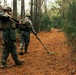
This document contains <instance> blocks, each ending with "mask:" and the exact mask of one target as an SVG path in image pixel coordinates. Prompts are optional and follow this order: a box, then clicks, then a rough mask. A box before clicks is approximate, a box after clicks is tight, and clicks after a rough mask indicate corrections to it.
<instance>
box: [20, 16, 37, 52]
mask: <svg viewBox="0 0 76 75" xmlns="http://www.w3.org/2000/svg"><path fill="white" fill-rule="evenodd" d="M21 23H22V26H21V36H20V39H21V44H20V50H21V52H22V50H24V53H28V52H27V50H28V46H29V42H30V31H32V32H33V34H35V35H36V32H35V30H34V28H33V25H32V22H31V16H30V15H26V18H24V19H22V20H21ZM21 52H20V53H21Z"/></svg>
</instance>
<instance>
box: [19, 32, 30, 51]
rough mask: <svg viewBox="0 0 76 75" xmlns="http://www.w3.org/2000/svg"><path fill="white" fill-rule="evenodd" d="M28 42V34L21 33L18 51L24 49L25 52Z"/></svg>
mask: <svg viewBox="0 0 76 75" xmlns="http://www.w3.org/2000/svg"><path fill="white" fill-rule="evenodd" d="M29 42H30V33H29V32H26V31H23V32H22V33H21V36H20V49H21V50H23V49H24V50H25V52H27V50H28V46H29Z"/></svg>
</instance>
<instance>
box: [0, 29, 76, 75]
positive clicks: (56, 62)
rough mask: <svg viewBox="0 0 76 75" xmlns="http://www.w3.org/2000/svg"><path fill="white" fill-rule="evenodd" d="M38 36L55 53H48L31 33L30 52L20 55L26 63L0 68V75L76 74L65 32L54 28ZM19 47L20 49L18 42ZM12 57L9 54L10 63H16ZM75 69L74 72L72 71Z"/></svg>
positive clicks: (8, 61)
mask: <svg viewBox="0 0 76 75" xmlns="http://www.w3.org/2000/svg"><path fill="white" fill-rule="evenodd" d="M38 36H39V38H40V39H41V40H42V42H43V44H44V45H45V46H46V48H47V49H48V51H49V52H55V54H47V53H46V51H45V49H44V48H43V46H42V45H41V44H40V42H39V41H38V40H37V39H36V37H35V36H34V35H33V34H31V41H30V45H29V50H28V51H29V53H28V54H25V55H23V56H20V55H19V58H20V59H24V60H25V62H24V64H23V65H21V66H15V67H12V68H6V69H0V75H76V73H75V69H76V67H75V66H76V65H75V63H74V62H73V61H72V58H71V54H70V49H69V48H68V45H67V43H66V38H65V36H64V33H63V32H58V29H52V31H50V32H41V33H39V34H38ZM17 47H18V49H19V44H18V43H17ZM18 52H19V50H18ZM0 56H1V53H0ZM11 59H12V58H11V57H10V56H9V58H8V60H7V63H8V64H14V62H13V60H11ZM73 71H74V74H73V73H71V72H73Z"/></svg>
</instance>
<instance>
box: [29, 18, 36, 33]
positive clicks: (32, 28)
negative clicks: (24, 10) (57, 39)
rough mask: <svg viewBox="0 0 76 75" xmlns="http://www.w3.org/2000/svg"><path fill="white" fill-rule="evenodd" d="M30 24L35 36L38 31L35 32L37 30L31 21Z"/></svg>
mask: <svg viewBox="0 0 76 75" xmlns="http://www.w3.org/2000/svg"><path fill="white" fill-rule="evenodd" d="M29 22H30V26H31V31H32V32H33V34H36V31H35V29H34V27H33V24H32V22H31V21H30V20H29Z"/></svg>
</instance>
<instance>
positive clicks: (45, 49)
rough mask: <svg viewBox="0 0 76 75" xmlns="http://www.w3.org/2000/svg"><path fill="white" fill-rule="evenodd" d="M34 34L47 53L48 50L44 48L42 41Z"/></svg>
mask: <svg viewBox="0 0 76 75" xmlns="http://www.w3.org/2000/svg"><path fill="white" fill-rule="evenodd" d="M35 36H36V38H37V39H38V40H39V42H40V43H41V44H42V46H43V47H44V48H45V50H46V52H47V53H49V52H48V50H47V49H46V47H45V46H44V44H43V43H42V41H41V40H40V38H39V37H38V36H37V35H35Z"/></svg>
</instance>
